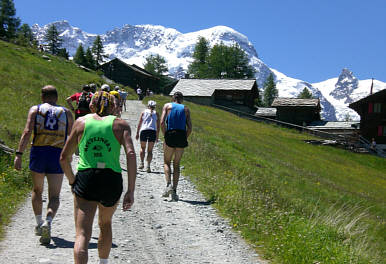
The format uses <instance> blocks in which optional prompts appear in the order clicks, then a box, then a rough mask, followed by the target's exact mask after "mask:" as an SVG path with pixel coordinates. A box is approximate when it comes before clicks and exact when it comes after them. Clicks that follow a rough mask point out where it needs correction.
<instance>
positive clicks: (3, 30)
mask: <svg viewBox="0 0 386 264" xmlns="http://www.w3.org/2000/svg"><path fill="white" fill-rule="evenodd" d="M15 15H16V9H15V5H14V3H13V1H12V0H0V39H5V40H11V39H13V38H15V37H16V33H17V30H18V28H19V26H20V18H17V17H15Z"/></svg>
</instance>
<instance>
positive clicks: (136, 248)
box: [0, 101, 263, 264]
mask: <svg viewBox="0 0 386 264" xmlns="http://www.w3.org/2000/svg"><path fill="white" fill-rule="evenodd" d="M127 106H128V109H127V112H124V113H123V115H122V118H124V119H126V120H127V121H128V122H129V123H130V126H131V128H132V131H133V134H134V133H135V131H136V127H137V122H138V118H139V115H140V112H141V111H142V110H143V109H144V106H143V105H142V104H141V102H139V101H128V103H127ZM193 122H194V120H193ZM135 147H136V153H137V157H139V142H138V141H135ZM74 157H75V156H74ZM121 159H122V160H121V162H122V164H124V162H125V157H124V155H123V153H121ZM138 159H139V158H138ZM162 161H163V153H162V142H158V143H157V144H156V146H155V148H154V158H153V162H152V170H153V172H152V173H146V172H144V171H139V172H138V175H137V184H136V193H135V199H136V200H135V203H134V206H133V207H132V209H131V210H130V211H129V212H123V211H122V206H121V205H120V206H119V207H118V210H117V212H116V213H115V215H114V217H113V248H112V250H111V254H110V263H138V264H139V263H140V264H147V263H149V264H155V263H174V264H179V263H263V261H261V260H259V258H258V256H257V254H256V253H254V252H253V250H251V248H250V247H249V246H248V245H247V244H246V243H245V242H244V241H243V240H242V239H241V238H240V236H239V235H238V234H237V233H235V232H234V231H233V230H232V229H231V228H230V227H229V225H228V223H227V221H226V220H224V219H222V218H221V217H219V216H218V215H217V214H216V211H215V210H214V209H213V208H212V207H211V206H210V205H209V204H208V203H207V202H206V201H205V199H204V197H203V196H202V195H201V194H200V193H199V192H198V191H197V190H196V189H195V187H194V186H193V184H192V183H191V182H189V181H188V180H187V179H186V178H184V177H183V175H182V176H181V178H180V183H179V186H178V194H179V196H180V201H179V202H171V201H170V200H169V199H166V198H161V193H162V191H163V188H164V186H165V180H164V173H163V162H162ZM76 162H77V157H75V158H74V161H73V166H75V164H76ZM182 173H183V171H182ZM123 176H124V179H125V182H126V173H124V175H123ZM124 186H125V188H126V186H127V184H126V183H125V185H124ZM46 189H47V188H45V191H46ZM124 191H125V190H124ZM46 197H47V194H46V192H45V193H44V207H45V206H46ZM121 200H122V199H121ZM43 214H45V211H43ZM73 221H74V220H73V198H72V194H71V191H70V187H69V186H68V184H67V179H65V180H64V182H63V188H62V193H61V205H60V208H59V210H58V213H57V216H56V218H55V219H54V221H53V225H52V241H51V244H50V245H49V246H42V245H40V244H39V240H38V237H36V236H35V235H34V231H33V228H34V226H35V219H34V216H33V212H32V207H31V197H29V198H28V199H27V201H26V202H25V204H24V205H23V206H22V207H21V208H20V210H19V211H18V213H17V214H16V215H15V216H14V218H13V220H12V223H11V224H10V225H9V226H8V227H7V235H6V238H5V239H4V240H3V241H1V242H0V256H1V257H0V263H7V264H8V263H23V264H27V263H55V264H59V263H60V264H63V263H73V251H72V248H73V245H74V234H75V229H74V223H73ZM98 234H99V230H98V226H97V221H94V226H93V235H92V238H91V241H90V246H89V263H97V260H98V253H97V237H98Z"/></svg>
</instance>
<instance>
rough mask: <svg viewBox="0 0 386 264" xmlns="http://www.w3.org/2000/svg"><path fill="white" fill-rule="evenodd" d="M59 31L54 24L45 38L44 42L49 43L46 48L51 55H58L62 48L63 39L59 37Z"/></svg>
mask: <svg viewBox="0 0 386 264" xmlns="http://www.w3.org/2000/svg"><path fill="white" fill-rule="evenodd" d="M59 35H60V34H59V31H58V29H57V28H56V26H55V25H54V24H52V25H51V26H50V27H49V28H48V29H47V32H46V35H45V36H44V40H45V41H46V42H47V44H46V47H47V50H48V52H49V53H51V54H52V55H57V54H58V52H59V49H60V47H61V46H62V38H61V37H60V36H59Z"/></svg>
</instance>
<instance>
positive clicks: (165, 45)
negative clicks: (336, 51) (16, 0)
mask: <svg viewBox="0 0 386 264" xmlns="http://www.w3.org/2000/svg"><path fill="white" fill-rule="evenodd" d="M51 24H52V23H51ZM51 24H48V25H45V26H42V27H40V26H39V25H37V24H35V25H33V26H32V31H33V33H34V34H35V36H36V37H37V39H38V40H39V42H40V43H44V35H45V32H46V31H47V29H48V27H49V26H50V25H51ZM53 24H55V26H56V27H57V29H58V31H59V32H61V35H60V36H61V37H62V39H63V43H62V46H63V47H64V48H66V49H67V51H68V52H69V54H70V56H73V55H74V54H75V52H76V49H77V48H78V46H79V44H82V45H83V47H84V48H87V47H90V46H91V45H92V43H93V41H94V40H95V37H96V36H97V35H96V34H90V33H86V32H84V31H82V30H81V29H79V28H77V27H73V26H71V25H70V24H69V22H67V21H59V22H54V23H53ZM100 37H101V39H102V42H103V45H104V50H105V53H106V54H107V55H108V56H109V59H113V58H119V59H121V60H123V61H125V62H126V63H129V64H136V65H138V66H143V64H144V63H145V58H146V57H147V56H149V55H151V54H159V55H161V56H163V57H164V58H165V59H166V61H167V66H168V68H169V74H170V75H171V76H173V77H175V78H181V77H183V76H184V74H185V72H186V71H187V68H188V65H189V64H190V63H191V62H192V54H193V51H194V46H195V44H196V42H197V40H198V38H199V37H204V38H205V39H207V40H208V42H209V45H210V46H211V47H212V46H213V45H215V44H217V43H220V42H223V43H224V44H225V45H232V44H235V43H237V44H238V45H240V47H241V48H242V49H243V50H244V51H245V52H246V54H247V55H248V58H249V62H250V64H251V65H252V66H253V67H254V68H255V70H256V75H255V77H256V81H257V84H258V87H259V88H260V89H262V88H263V87H264V85H263V84H264V82H265V80H266V79H267V77H268V76H269V74H270V73H273V74H274V76H275V80H276V86H277V88H278V90H279V96H280V97H296V96H297V95H298V94H299V93H300V92H301V91H302V90H303V89H304V87H307V88H308V89H309V90H310V91H311V92H312V93H313V95H314V96H317V97H319V98H320V100H321V105H322V117H323V118H324V119H326V120H336V119H338V120H342V119H343V118H345V117H346V113H347V112H349V113H350V116H351V117H353V118H356V119H358V116H357V115H356V114H355V113H354V114H353V113H351V112H350V111H351V110H350V109H349V108H348V107H347V106H348V104H349V103H351V102H353V101H355V100H357V99H359V98H361V97H360V96H362V97H364V96H366V95H367V94H368V93H367V94H366V93H363V92H359V91H362V88H360V87H365V85H367V84H368V80H366V81H359V80H357V79H356V78H355V77H354V76H353V75H352V73H351V72H350V71H349V70H344V71H343V72H342V74H341V75H340V76H339V78H334V79H330V80H327V81H325V82H321V83H316V84H310V83H307V82H305V81H302V80H298V79H293V78H290V77H288V76H286V75H284V74H283V73H280V72H279V71H277V70H274V69H270V68H269V67H268V66H267V65H266V64H264V62H262V61H261V60H260V59H259V58H258V55H257V52H256V50H255V48H254V47H253V45H252V43H251V42H250V41H249V40H248V38H247V37H246V36H245V35H243V34H241V33H239V32H237V31H235V30H233V29H232V28H229V27H225V26H216V27H212V28H209V29H204V30H200V31H196V32H191V33H186V34H183V33H180V32H178V31H177V30H175V29H172V28H165V27H163V26H155V25H134V26H133V25H124V26H123V27H122V28H115V29H113V30H111V31H108V32H106V34H103V35H100ZM374 82H376V81H374ZM368 87H370V86H368ZM385 88H386V83H382V82H379V81H377V85H374V92H375V91H377V90H380V89H385ZM326 91H328V92H326ZM363 91H364V90H363Z"/></svg>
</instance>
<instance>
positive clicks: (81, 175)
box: [72, 169, 123, 207]
mask: <svg viewBox="0 0 386 264" xmlns="http://www.w3.org/2000/svg"><path fill="white" fill-rule="evenodd" d="M122 191H123V184H122V174H121V173H118V172H115V171H113V170H112V169H86V170H81V171H78V172H77V174H76V177H75V182H74V183H73V184H72V192H73V193H74V194H75V195H76V196H78V197H81V198H83V199H86V200H88V201H96V202H99V203H101V204H102V205H103V206H105V207H112V206H114V205H115V204H116V203H117V202H118V201H119V198H120V197H121V194H122Z"/></svg>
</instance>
